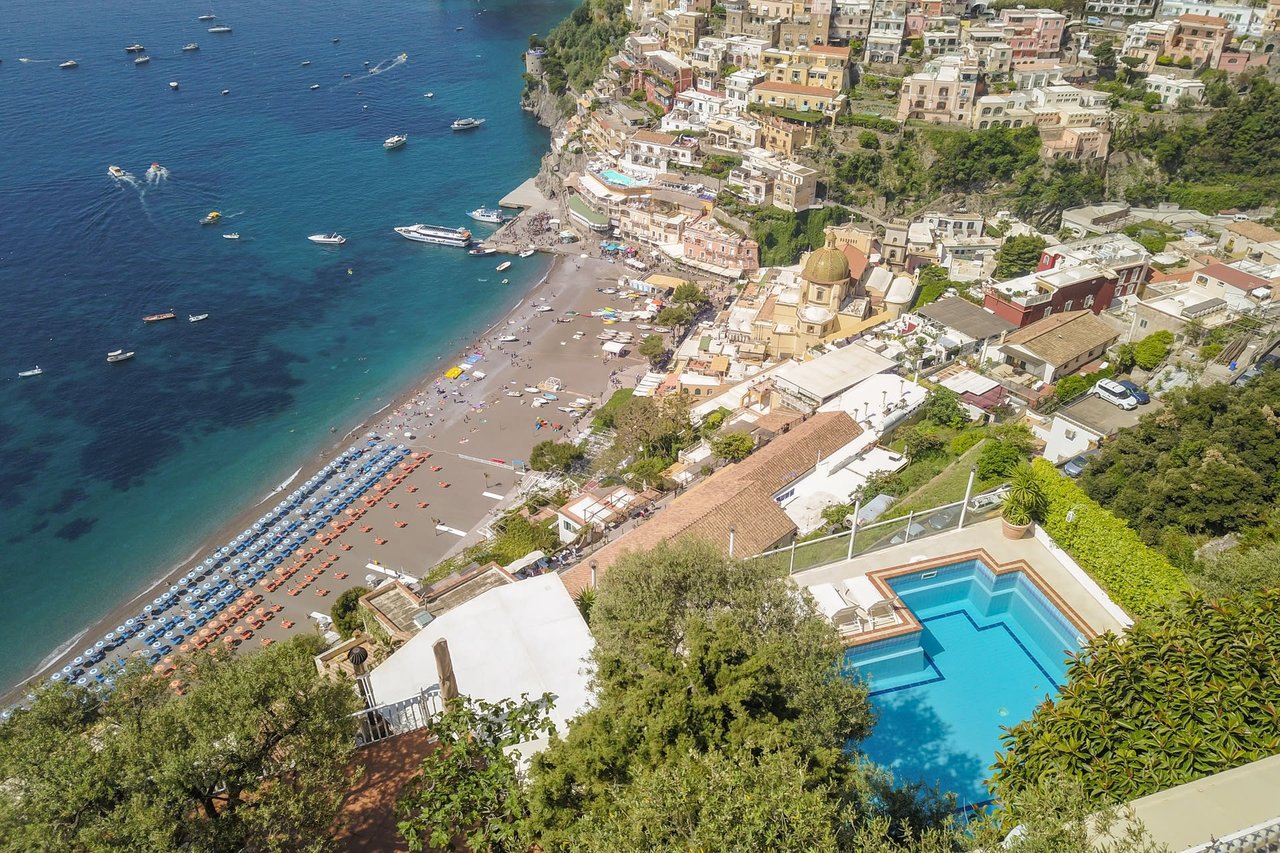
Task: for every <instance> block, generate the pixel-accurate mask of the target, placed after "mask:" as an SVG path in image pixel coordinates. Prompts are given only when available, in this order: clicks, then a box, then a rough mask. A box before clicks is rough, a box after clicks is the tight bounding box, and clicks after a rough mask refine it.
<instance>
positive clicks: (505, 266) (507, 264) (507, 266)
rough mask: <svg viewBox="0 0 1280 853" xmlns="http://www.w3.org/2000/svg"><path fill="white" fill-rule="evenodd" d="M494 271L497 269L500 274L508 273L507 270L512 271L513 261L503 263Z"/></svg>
mask: <svg viewBox="0 0 1280 853" xmlns="http://www.w3.org/2000/svg"><path fill="white" fill-rule="evenodd" d="M494 269H496V270H497V271H498V272H506V271H507V270H509V269H511V261H503V262H502V263H500V264H498V265H497V266H496V267H494Z"/></svg>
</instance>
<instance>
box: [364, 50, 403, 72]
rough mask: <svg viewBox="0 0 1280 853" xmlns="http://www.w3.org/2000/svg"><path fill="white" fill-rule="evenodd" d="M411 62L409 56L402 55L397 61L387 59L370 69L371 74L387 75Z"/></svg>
mask: <svg viewBox="0 0 1280 853" xmlns="http://www.w3.org/2000/svg"><path fill="white" fill-rule="evenodd" d="M408 61H409V54H407V53H402V54H400V55H399V56H397V57H396V58H395V59H387V60H383V61H382V62H379V63H378V64H377V65H375V66H373V67H372V68H370V69H369V73H370V74H385V73H386V72H388V71H390V70H391V69H393V68H399V67H400V66H401V65H404V64H405V63H406V62H408Z"/></svg>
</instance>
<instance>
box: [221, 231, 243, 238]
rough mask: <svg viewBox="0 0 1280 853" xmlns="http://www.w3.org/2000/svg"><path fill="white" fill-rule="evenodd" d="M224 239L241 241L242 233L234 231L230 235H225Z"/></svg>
mask: <svg viewBox="0 0 1280 853" xmlns="http://www.w3.org/2000/svg"><path fill="white" fill-rule="evenodd" d="M222 239H223V240H239V239H240V232H239V231H232V232H231V233H230V234H223V235H222Z"/></svg>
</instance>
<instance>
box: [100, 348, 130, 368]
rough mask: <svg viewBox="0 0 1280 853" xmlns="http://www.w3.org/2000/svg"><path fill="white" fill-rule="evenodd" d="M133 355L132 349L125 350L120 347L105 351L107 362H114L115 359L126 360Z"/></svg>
mask: <svg viewBox="0 0 1280 853" xmlns="http://www.w3.org/2000/svg"><path fill="white" fill-rule="evenodd" d="M134 355H136V353H134V352H132V351H130V352H125V351H124V350H122V349H117V350H112V351H111V352H109V353H107V363H108V364H114V363H115V362H117V361H128V360H129V359H131V358H133V357H134Z"/></svg>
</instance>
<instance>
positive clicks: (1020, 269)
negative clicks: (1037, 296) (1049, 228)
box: [995, 234, 1049, 281]
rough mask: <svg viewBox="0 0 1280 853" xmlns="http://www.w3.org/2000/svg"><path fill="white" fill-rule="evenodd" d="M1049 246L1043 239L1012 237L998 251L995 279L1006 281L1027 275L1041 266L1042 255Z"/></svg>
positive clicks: (1027, 235) (1029, 236) (1037, 237)
mask: <svg viewBox="0 0 1280 853" xmlns="http://www.w3.org/2000/svg"><path fill="white" fill-rule="evenodd" d="M1047 245H1049V244H1048V243H1046V242H1045V239H1044V238H1043V237H1040V236H1037V235H1035V234H1022V235H1020V236H1017V237H1010V238H1009V239H1008V240H1005V241H1004V243H1003V244H1001V246H1000V248H999V249H996V271H995V278H996V279H997V280H999V281H1004V280H1005V279H1008V278H1017V277H1018V276H1020V275H1026V274H1027V273H1029V272H1031V271H1032V270H1034V269H1035V268H1036V267H1037V266H1039V265H1040V254H1041V253H1042V252H1043V251H1044V249H1045V246H1047Z"/></svg>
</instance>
